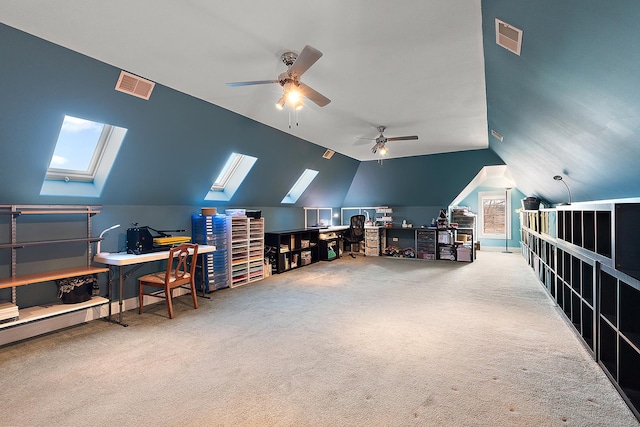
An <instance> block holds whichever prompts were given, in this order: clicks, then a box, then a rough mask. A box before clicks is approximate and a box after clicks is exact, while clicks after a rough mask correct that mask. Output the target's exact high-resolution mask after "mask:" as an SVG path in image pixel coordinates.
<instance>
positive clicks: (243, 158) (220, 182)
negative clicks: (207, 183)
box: [204, 153, 258, 202]
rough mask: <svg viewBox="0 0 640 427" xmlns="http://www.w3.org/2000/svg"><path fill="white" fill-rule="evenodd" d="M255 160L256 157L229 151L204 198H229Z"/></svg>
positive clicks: (223, 199) (225, 199)
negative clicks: (227, 157)
mask: <svg viewBox="0 0 640 427" xmlns="http://www.w3.org/2000/svg"><path fill="white" fill-rule="evenodd" d="M257 160H258V158H257V157H253V156H248V155H246V154H238V153H231V155H230V156H229V159H228V160H227V162H226V163H225V165H224V167H223V168H222V171H220V174H218V178H216V181H215V182H214V183H213V184H212V185H211V189H209V192H208V193H207V195H206V196H205V197H204V199H205V200H214V201H223V202H228V201H229V200H231V198H232V197H233V195H234V194H235V193H236V191H237V190H238V188H240V185H242V182H243V181H244V179H245V178H246V177H247V175H248V174H249V171H250V170H251V168H252V167H253V165H254V164H255V162H256V161H257Z"/></svg>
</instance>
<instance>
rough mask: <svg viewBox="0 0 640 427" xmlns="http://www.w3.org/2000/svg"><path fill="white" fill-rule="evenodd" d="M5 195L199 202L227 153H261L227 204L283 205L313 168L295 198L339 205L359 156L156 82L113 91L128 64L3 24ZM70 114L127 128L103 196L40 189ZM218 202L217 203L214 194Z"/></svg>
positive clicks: (12, 198) (0, 120)
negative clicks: (145, 93)
mask: <svg viewBox="0 0 640 427" xmlns="http://www.w3.org/2000/svg"><path fill="white" fill-rule="evenodd" d="M0 40H2V43H1V44H0V57H1V58H2V61H0V76H2V78H1V79H0V93H2V102H1V103H0V146H1V147H2V157H1V158H0V180H2V182H5V183H11V185H3V186H2V187H1V188H0V203H4V204H11V203H23V204H25V203H32V204H35V203H38V204H42V203H99V204H103V205H109V204H113V205H126V204H136V205H151V206H158V205H163V206H170V205H183V206H201V205H206V204H205V203H204V197H205V195H206V193H207V191H208V189H209V187H210V186H211V184H212V183H213V180H214V179H215V178H216V176H217V175H218V173H219V172H220V170H221V169H222V167H223V165H224V163H225V162H226V160H227V158H228V156H229V154H230V153H231V152H233V151H236V152H240V153H243V154H249V155H252V156H255V157H258V161H257V163H256V164H255V166H254V167H253V169H252V170H251V172H250V173H249V175H248V176H247V178H246V180H245V182H244V183H243V185H242V188H241V191H239V192H238V193H237V194H236V195H235V196H234V198H233V199H232V200H231V201H230V202H229V203H216V204H215V205H216V206H217V205H240V206H244V205H249V204H250V205H252V206H265V207H280V206H281V205H280V201H281V200H282V198H283V197H284V196H285V195H286V193H287V192H288V191H289V189H290V188H291V186H292V185H293V183H294V182H295V181H296V180H297V178H298V176H299V175H300V174H301V173H302V172H303V171H304V169H305V168H311V169H315V170H318V171H319V172H320V173H319V175H318V177H317V178H316V179H315V180H314V181H313V183H312V184H311V185H310V186H309V188H308V189H307V191H306V192H305V193H304V194H303V196H302V197H301V198H300V199H299V200H298V202H297V203H296V206H305V205H318V204H322V205H330V206H332V205H337V206H339V205H341V204H342V200H343V199H344V196H345V194H346V192H347V190H348V188H349V184H350V183H351V180H352V177H353V175H354V174H355V172H356V170H357V167H358V162H357V161H356V160H354V159H351V158H348V157H345V156H343V155H340V154H335V155H334V156H333V157H332V158H331V159H330V160H327V159H323V158H322V154H323V153H324V151H325V149H324V148H323V147H320V146H317V145H315V144H311V143H309V142H307V141H304V140H301V139H299V138H296V137H294V136H291V135H289V134H285V133H283V132H280V131H277V130H275V129H273V128H270V127H268V126H264V125H262V124H259V123H257V122H255V121H253V120H250V119H247V118H246V117H243V116H240V115H237V114H235V113H232V112H230V111H228V110H225V109H223V108H220V107H218V106H215V105H212V104H209V103H207V102H204V101H202V100H199V99H196V98H193V97H191V96H189V95H186V94H183V93H180V92H177V91H175V90H173V89H170V88H167V87H164V86H162V85H156V87H155V89H154V91H153V94H152V95H151V99H150V100H149V101H145V100H141V99H139V98H136V97H133V96H130V95H127V94H123V93H121V92H117V91H115V90H114V87H115V83H116V81H117V79H118V75H119V73H120V70H119V69H118V68H115V67H112V66H110V65H108V64H105V63H102V62H99V61H97V60H94V59H91V58H88V57H86V56H84V55H80V54H78V53H75V52H72V51H70V50H68V49H65V48H62V47H60V46H57V45H54V44H52V43H49V42H47V41H44V40H41V39H38V38H36V37H33V36H31V35H28V34H26V33H23V32H21V31H17V30H15V29H12V28H10V27H7V26H4V25H0ZM64 115H72V116H77V117H81V118H85V119H89V120H94V121H99V122H103V123H108V124H112V125H116V126H121V127H124V128H127V129H128V132H127V135H126V137H125V140H124V143H123V146H122V148H121V149H120V152H119V154H118V157H117V159H116V161H115V164H114V166H113V169H112V171H111V174H110V175H109V178H108V180H107V183H106V185H105V188H104V190H103V192H102V194H101V196H100V197H99V198H97V199H93V198H89V199H87V198H81V197H66V198H65V197H62V198H61V197H54V196H49V197H47V196H40V195H39V192H40V188H41V186H42V182H43V179H44V176H45V172H46V169H47V167H48V165H49V161H50V159H51V155H52V153H53V149H54V147H55V142H56V138H57V135H58V131H59V129H60V125H61V124H62V120H63V118H64ZM207 204H211V203H207Z"/></svg>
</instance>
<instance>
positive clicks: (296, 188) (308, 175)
mask: <svg viewBox="0 0 640 427" xmlns="http://www.w3.org/2000/svg"><path fill="white" fill-rule="evenodd" d="M316 176H318V171H316V170H313V169H305V170H304V172H302V175H300V177H299V178H298V180H297V181H296V183H295V184H293V187H291V190H289V192H288V193H287V195H286V196H284V199H282V202H280V203H285V204H293V203H295V202H297V201H298V199H299V198H300V196H302V193H304V192H305V190H306V189H307V187H309V184H311V182H312V181H313V180H314V179H315V178H316Z"/></svg>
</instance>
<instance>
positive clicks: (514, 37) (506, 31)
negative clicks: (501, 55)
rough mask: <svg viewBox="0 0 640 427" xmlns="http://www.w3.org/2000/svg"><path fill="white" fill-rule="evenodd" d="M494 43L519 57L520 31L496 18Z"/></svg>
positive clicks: (520, 45)
mask: <svg viewBox="0 0 640 427" xmlns="http://www.w3.org/2000/svg"><path fill="white" fill-rule="evenodd" d="M496 43H498V44H499V45H500V46H502V47H503V48H505V49H507V50H510V51H511V52H513V53H515V54H516V55H520V48H521V47H522V30H520V29H518V28H516V27H514V26H513V25H509V24H507V23H506V22H504V21H501V20H499V19H498V18H496Z"/></svg>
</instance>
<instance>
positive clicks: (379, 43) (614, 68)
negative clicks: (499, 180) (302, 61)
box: [0, 0, 640, 203]
mask: <svg viewBox="0 0 640 427" xmlns="http://www.w3.org/2000/svg"><path fill="white" fill-rule="evenodd" d="M495 18H500V19H502V20H504V21H506V22H508V23H509V24H511V25H514V26H515V27H518V28H520V29H522V30H523V31H524V33H523V46H522V52H521V55H520V56H518V55H515V54H513V53H511V52H509V51H507V50H506V49H504V48H502V47H500V46H498V45H496V43H495V27H494V22H495ZM0 21H1V22H3V23H5V24H7V25H9V26H12V27H15V28H18V29H20V30H23V31H25V32H28V33H31V34H33V35H36V36H38V37H41V38H44V39H46V40H49V41H52V42H54V43H56V44H59V45H62V46H65V47H68V48H70V49H72V50H74V51H77V52H80V53H83V54H86V55H88V56H90V57H93V58H96V59H98V60H100V61H103V62H106V63H108V64H111V65H113V66H115V67H118V68H121V69H125V70H128V71H130V72H132V73H135V74H138V75H140V76H142V77H145V78H148V79H151V80H153V81H156V82H158V83H160V84H162V85H165V86H168V87H170V88H173V89H176V90H178V91H181V92H184V93H187V94H189V95H192V96H194V97H197V98H200V99H202V100H205V101H207V102H210V103H212V104H215V105H219V106H222V107H223V108H226V109H228V110H230V111H233V112H236V113H239V114H241V115H243V116H246V117H249V118H251V119H254V120H256V121H258V122H261V123H264V124H266V125H268V126H270V127H273V128H274V129H277V130H280V131H282V132H285V133H287V134H291V135H293V136H297V137H300V138H302V139H305V140H307V141H310V142H312V143H314V144H317V145H319V146H321V147H326V148H331V149H333V150H335V151H337V152H339V153H342V154H345V155H347V156H349V157H352V158H354V159H357V160H373V159H375V158H376V157H375V156H374V154H373V153H371V151H370V148H371V146H372V145H373V141H371V140H370V139H372V138H375V137H376V136H377V134H378V132H377V130H376V127H377V126H379V125H386V126H387V127H388V128H387V131H386V132H385V135H386V136H387V137H393V136H403V135H418V136H419V140H417V141H394V142H390V143H389V156H388V157H387V158H388V159H390V161H392V160H393V158H394V157H408V156H418V155H425V154H435V153H444V152H458V151H465V150H474V149H479V148H486V147H489V148H491V150H492V151H494V152H495V153H496V154H497V155H498V156H499V157H500V158H501V159H502V161H504V162H505V163H506V164H507V166H508V168H509V171H510V173H511V176H512V178H513V181H514V182H515V185H516V186H517V187H518V188H519V189H520V190H521V191H523V192H524V193H525V194H527V195H536V196H540V197H542V198H543V199H546V200H548V201H550V202H552V203H558V202H565V201H567V191H566V190H567V189H566V188H565V186H563V185H562V184H560V183H558V182H557V181H554V180H553V176H554V175H561V176H563V178H564V182H565V183H567V185H568V186H569V187H570V189H571V192H572V195H573V201H574V202H575V201H588V200H603V199H615V198H628V197H639V196H640V169H639V168H638V167H637V164H638V159H640V143H639V142H638V141H639V140H640V85H638V75H640V50H638V49H637V46H636V44H634V41H635V40H638V38H639V36H640V30H639V29H638V28H640V27H638V25H637V23H638V22H640V2H637V1H636V0H618V1H615V2H602V1H600V0H566V1H563V2H558V1H557V0H537V1H535V2H531V1H529V0H509V1H506V0H482V1H481V0H465V1H457V2H454V1H447V0H440V1H419V0H405V1H401V2H388V1H381V0H373V1H365V0H360V1H336V0H328V1H323V2H311V1H307V0H303V1H298V2H294V3H292V2H284V1H280V0H274V1H270V2H258V1H247V0H240V1H234V2H222V1H205V0H185V1H181V2H155V1H152V0H137V1H135V2H131V1H126V2H125V1H123V0H115V1H111V2H86V1H82V0H59V1H56V2H44V1H36V0H5V1H2V2H1V3H0ZM307 44H308V45H311V46H313V47H315V48H317V49H319V50H320V51H321V52H323V54H324V55H323V56H322V57H321V58H320V59H319V60H318V61H317V62H316V63H315V64H314V65H313V66H312V67H311V68H310V69H309V70H308V71H307V72H306V73H305V74H304V75H303V76H302V79H301V80H302V81H303V82H304V83H306V84H307V85H309V86H311V87H312V88H314V89H315V90H317V91H319V92H320V93H322V94H323V95H325V96H327V97H328V98H330V99H331V103H330V104H328V105H327V106H325V107H322V108H321V107H318V106H316V105H314V104H313V103H311V102H307V103H306V106H305V108H304V109H303V110H302V111H301V112H300V114H299V116H298V117H297V120H296V117H295V114H292V115H291V116H290V115H289V114H288V112H287V111H286V110H285V111H278V110H276V109H275V107H274V103H275V101H276V100H277V99H278V98H279V97H280V95H281V94H282V89H281V88H280V86H279V85H277V84H269V85H257V86H244V87H228V86H227V85H226V84H225V83H227V82H235V81H247V80H271V79H275V78H276V77H277V76H278V74H279V73H281V72H282V71H284V70H285V65H284V64H283V63H282V62H281V60H280V56H281V54H282V53H283V52H284V51H287V50H293V51H300V50H301V49H302V48H303V47H304V46H305V45H307ZM114 84H115V82H114ZM296 121H297V122H298V125H297V126H296ZM290 123H291V128H289V124H290ZM491 130H495V131H496V132H498V133H500V134H501V135H502V136H503V137H504V139H503V140H502V141H499V140H497V139H496V138H493V137H491V136H490V135H491V133H490V131H491ZM215 131H216V129H212V132H215ZM227 131H228V130H227ZM362 138H370V139H362ZM460 166H461V167H464V165H460ZM453 173H455V171H453Z"/></svg>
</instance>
